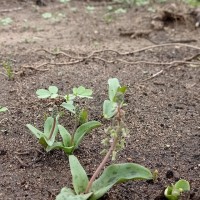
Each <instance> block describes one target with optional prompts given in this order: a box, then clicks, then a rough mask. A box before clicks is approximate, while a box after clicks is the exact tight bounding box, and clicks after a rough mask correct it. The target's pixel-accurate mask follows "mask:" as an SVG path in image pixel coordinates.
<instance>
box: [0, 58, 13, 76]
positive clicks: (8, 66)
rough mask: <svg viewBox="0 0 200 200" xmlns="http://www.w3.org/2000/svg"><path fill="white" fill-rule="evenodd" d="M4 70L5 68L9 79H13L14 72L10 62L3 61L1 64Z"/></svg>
mask: <svg viewBox="0 0 200 200" xmlns="http://www.w3.org/2000/svg"><path fill="white" fill-rule="evenodd" d="M2 66H3V68H4V70H5V73H6V74H5V75H6V76H7V77H8V79H9V80H12V79H13V76H14V73H13V70H12V64H11V63H10V62H8V61H7V62H3V64H2Z"/></svg>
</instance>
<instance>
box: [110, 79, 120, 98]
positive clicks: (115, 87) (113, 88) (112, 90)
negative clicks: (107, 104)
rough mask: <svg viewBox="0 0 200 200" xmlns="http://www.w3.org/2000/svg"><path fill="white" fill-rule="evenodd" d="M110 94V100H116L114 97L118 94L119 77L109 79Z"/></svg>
mask: <svg viewBox="0 0 200 200" xmlns="http://www.w3.org/2000/svg"><path fill="white" fill-rule="evenodd" d="M108 85H109V88H108V95H109V99H110V101H114V98H115V96H116V94H117V91H118V88H119V87H120V84H119V81H118V79H117V78H110V79H108Z"/></svg>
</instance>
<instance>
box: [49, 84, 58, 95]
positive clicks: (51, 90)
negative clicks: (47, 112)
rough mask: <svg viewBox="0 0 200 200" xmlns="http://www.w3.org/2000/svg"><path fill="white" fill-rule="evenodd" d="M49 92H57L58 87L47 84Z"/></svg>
mask: <svg viewBox="0 0 200 200" xmlns="http://www.w3.org/2000/svg"><path fill="white" fill-rule="evenodd" d="M49 92H50V93H51V94H57V93H58V88H57V87H56V86H49Z"/></svg>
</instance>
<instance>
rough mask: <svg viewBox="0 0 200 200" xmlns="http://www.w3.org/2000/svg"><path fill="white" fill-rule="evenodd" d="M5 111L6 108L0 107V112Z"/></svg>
mask: <svg viewBox="0 0 200 200" xmlns="http://www.w3.org/2000/svg"><path fill="white" fill-rule="evenodd" d="M7 110H8V108H6V107H1V106H0V112H6V111H7Z"/></svg>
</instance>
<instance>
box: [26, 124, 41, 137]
mask: <svg viewBox="0 0 200 200" xmlns="http://www.w3.org/2000/svg"><path fill="white" fill-rule="evenodd" d="M26 127H28V129H29V130H30V131H31V132H32V133H33V135H35V136H36V138H38V139H40V137H41V136H42V135H43V133H42V132H41V131H40V130H38V129H37V128H35V127H34V126H32V125H31V124H26Z"/></svg>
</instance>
